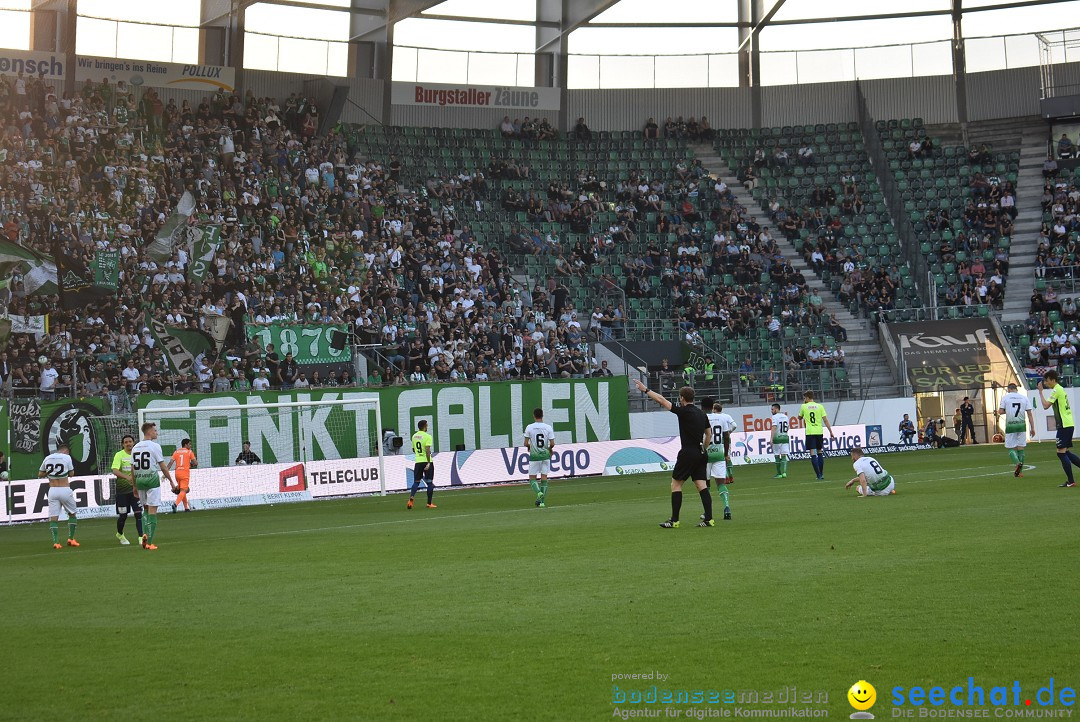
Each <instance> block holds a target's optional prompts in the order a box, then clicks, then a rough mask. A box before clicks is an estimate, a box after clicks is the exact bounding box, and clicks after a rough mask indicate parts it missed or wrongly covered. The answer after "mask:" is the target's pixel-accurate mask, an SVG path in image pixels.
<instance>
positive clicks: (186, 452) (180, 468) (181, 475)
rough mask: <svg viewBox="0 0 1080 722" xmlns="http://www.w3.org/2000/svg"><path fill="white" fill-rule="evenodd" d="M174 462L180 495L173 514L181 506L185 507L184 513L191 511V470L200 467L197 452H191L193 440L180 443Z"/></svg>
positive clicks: (173, 458) (177, 496)
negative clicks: (189, 492) (189, 494)
mask: <svg viewBox="0 0 1080 722" xmlns="http://www.w3.org/2000/svg"><path fill="white" fill-rule="evenodd" d="M172 460H173V469H174V473H175V475H176V484H177V486H179V487H180V493H179V494H177V495H176V501H175V502H174V503H173V513H176V510H177V507H179V506H180V505H181V504H183V505H184V511H191V504H190V503H189V502H188V498H187V495H188V490H189V488H190V487H189V479H190V478H191V470H192V469H193V468H194V467H196V466H198V465H199V461H198V459H196V458H195V452H194V451H192V450H191V439H184V440H183V441H181V442H180V448H179V449H177V450H176V451H174V452H173V455H172Z"/></svg>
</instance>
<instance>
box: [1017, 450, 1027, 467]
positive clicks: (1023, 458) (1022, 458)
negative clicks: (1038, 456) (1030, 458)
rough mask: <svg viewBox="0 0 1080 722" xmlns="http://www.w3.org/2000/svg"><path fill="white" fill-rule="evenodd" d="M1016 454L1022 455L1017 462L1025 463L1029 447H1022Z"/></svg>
mask: <svg viewBox="0 0 1080 722" xmlns="http://www.w3.org/2000/svg"><path fill="white" fill-rule="evenodd" d="M1016 455H1017V456H1019V457H1020V461H1018V462H1016V463H1017V464H1023V463H1024V461H1025V460H1027V449H1020V451H1018V452H1016Z"/></svg>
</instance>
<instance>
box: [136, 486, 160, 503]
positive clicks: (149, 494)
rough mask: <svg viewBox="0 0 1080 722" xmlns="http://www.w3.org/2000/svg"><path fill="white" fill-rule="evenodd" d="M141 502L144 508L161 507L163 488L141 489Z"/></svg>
mask: <svg viewBox="0 0 1080 722" xmlns="http://www.w3.org/2000/svg"><path fill="white" fill-rule="evenodd" d="M139 501H140V502H142V505H143V506H161V487H160V486H155V487H154V488H152V489H139Z"/></svg>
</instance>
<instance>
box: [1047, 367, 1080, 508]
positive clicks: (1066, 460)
mask: <svg viewBox="0 0 1080 722" xmlns="http://www.w3.org/2000/svg"><path fill="white" fill-rule="evenodd" d="M1044 387H1045V388H1048V389H1050V400H1049V401H1047V400H1046V397H1045V396H1044V395H1043V388H1044ZM1039 401H1041V402H1042V407H1043V408H1044V409H1049V408H1050V407H1051V406H1052V407H1053V408H1054V421H1055V422H1056V425H1057V444H1056V446H1057V453H1058V461H1060V462H1061V468H1062V469H1064V470H1065V483H1064V484H1062V485H1061V486H1062V487H1065V488H1072V487H1074V486H1076V480H1075V479H1073V470H1072V468H1073V467H1074V466H1080V457H1078V456H1077V455H1076V454H1074V453H1073V452H1072V445H1073V444H1072V437H1073V413H1072V407H1071V406H1069V394H1068V393H1067V392H1066V391H1065V388H1064V387H1063V386H1062V385H1061V384H1059V383H1058V372H1057V371H1053V370H1051V371H1047V372H1046V374H1045V375H1044V376H1043V380H1042V381H1040V382H1039Z"/></svg>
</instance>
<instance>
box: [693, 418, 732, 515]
mask: <svg viewBox="0 0 1080 722" xmlns="http://www.w3.org/2000/svg"><path fill="white" fill-rule="evenodd" d="M701 410H702V411H705V412H706V413H708V412H711V413H708V417H709V426H710V427H712V443H711V444H710V445H709V447H708V448H707V449H706V450H705V452H706V453H707V454H708V457H709V458H708V462H709V471H708V474H707V477H708V479H706V482H705V483H706V484H708V481H709V480H710V479H711V480H712V481H714V482H715V483H716V493H717V494H718V495H719V496H720V498H721V499H722V500H723V501H724V519H725V520H726V521H731V495H730V494H729V493H728V485H729V484H733V483H734V482H735V479H733V478H732V476H731V432H732V431H734V430H735V419H733V418H731V416H730V415H729V414H725V413H724V405H723V404H721V403H720V402H719V401H716V402H714V401H713V400H712V399H708V398H707V399H702V401H701ZM701 518H702V519H704V518H705V515H704V514H702V515H701Z"/></svg>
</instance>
